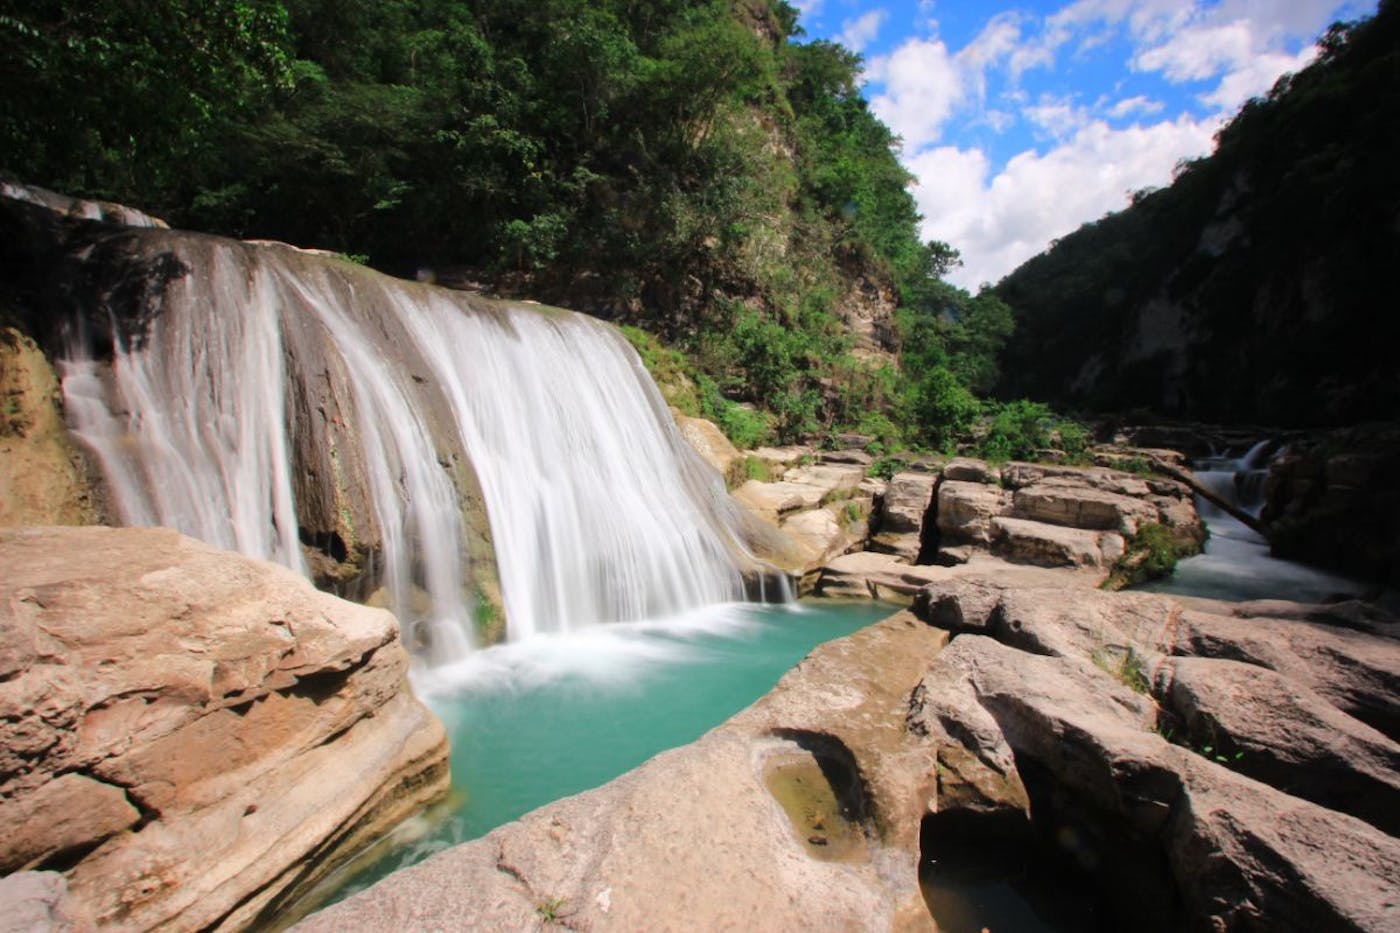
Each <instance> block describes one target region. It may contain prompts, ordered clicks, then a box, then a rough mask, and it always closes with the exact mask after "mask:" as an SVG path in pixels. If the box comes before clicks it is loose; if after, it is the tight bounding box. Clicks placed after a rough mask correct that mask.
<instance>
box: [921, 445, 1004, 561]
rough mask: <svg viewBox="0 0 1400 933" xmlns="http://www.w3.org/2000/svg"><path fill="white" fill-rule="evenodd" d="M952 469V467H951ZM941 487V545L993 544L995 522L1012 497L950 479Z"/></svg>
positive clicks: (939, 508)
mask: <svg viewBox="0 0 1400 933" xmlns="http://www.w3.org/2000/svg"><path fill="white" fill-rule="evenodd" d="M950 465H951V464H950ZM947 477H948V474H947V473H946V472H945V473H944V479H943V482H941V483H939V484H938V534H939V539H938V540H939V544H940V546H942V545H945V544H947V545H959V544H980V545H981V546H982V547H987V546H988V545H990V544H991V541H992V519H993V518H995V517H997V516H998V515H1002V514H1003V513H1004V512H1005V511H1006V509H1007V507H1008V506H1009V505H1010V496H1009V495H1008V494H1007V492H1006V491H1005V490H1003V489H1001V488H999V487H997V486H988V485H985V484H983V483H980V482H965V481H961V480H951V479H948V478H947Z"/></svg>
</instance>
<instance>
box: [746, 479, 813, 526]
mask: <svg viewBox="0 0 1400 933" xmlns="http://www.w3.org/2000/svg"><path fill="white" fill-rule="evenodd" d="M734 498H735V499H737V500H739V502H740V503H741V504H743V505H745V506H747V507H749V508H750V509H752V510H753V511H755V512H757V513H758V514H759V515H761V516H762V517H764V518H765V519H767V520H768V521H770V522H772V523H774V524H776V523H777V521H778V516H780V515H782V514H784V513H786V512H791V511H793V510H795V509H800V508H802V507H803V504H804V500H803V497H802V495H801V493H800V492H799V491H798V490H795V489H793V488H791V487H789V486H786V485H784V484H782V483H761V482H759V481H758V480H756V479H751V480H749V481H748V482H747V483H745V484H744V485H742V486H740V487H739V488H738V489H736V490H734Z"/></svg>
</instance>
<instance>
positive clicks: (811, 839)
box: [763, 732, 870, 862]
mask: <svg viewBox="0 0 1400 933" xmlns="http://www.w3.org/2000/svg"><path fill="white" fill-rule="evenodd" d="M782 738H783V739H784V741H783V743H782V744H781V745H780V746H779V747H778V748H776V749H774V750H773V751H772V752H770V753H769V754H768V755H767V757H766V758H765V760H764V763H763V784H764V786H765V787H766V788H767V789H768V793H770V794H771V795H772V796H773V799H774V800H776V801H777V802H778V804H779V806H781V807H782V809H783V813H784V814H786V816H787V818H788V822H789V823H791V824H792V830H793V833H794V835H795V836H796V837H797V839H798V841H799V842H800V843H801V844H802V847H803V849H804V851H806V853H807V854H808V855H809V856H811V857H812V858H816V859H820V860H822V861H827V862H854V861H866V860H868V859H869V857H870V843H869V810H870V807H869V795H868V794H867V792H866V789H865V785H864V782H863V781H862V779H861V777H860V773H859V771H858V769H857V768H856V765H855V759H854V757H853V756H852V755H851V753H850V751H849V749H847V748H846V747H845V746H844V745H843V744H842V743H841V742H840V741H839V740H837V739H835V738H832V737H831V736H825V735H820V734H816V733H805V732H792V733H786V734H784V735H783V736H782Z"/></svg>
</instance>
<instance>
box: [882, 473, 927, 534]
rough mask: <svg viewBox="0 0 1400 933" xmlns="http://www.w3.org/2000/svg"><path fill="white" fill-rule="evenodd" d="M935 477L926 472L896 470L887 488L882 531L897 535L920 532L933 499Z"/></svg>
mask: <svg viewBox="0 0 1400 933" xmlns="http://www.w3.org/2000/svg"><path fill="white" fill-rule="evenodd" d="M935 479H936V478H935V477H933V476H931V475H929V474H927V473H896V474H895V475H894V476H893V477H892V478H891V479H890V482H889V486H888V487H887V488H886V490H885V508H884V513H883V518H882V519H881V525H880V527H881V530H882V531H885V532H893V533H897V534H918V533H919V532H920V531H921V530H922V529H923V527H924V516H925V515H926V514H927V513H928V507H929V503H930V502H931V501H932V500H933V486H934V482H935Z"/></svg>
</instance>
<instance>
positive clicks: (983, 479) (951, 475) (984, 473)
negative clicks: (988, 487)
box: [943, 457, 1001, 483]
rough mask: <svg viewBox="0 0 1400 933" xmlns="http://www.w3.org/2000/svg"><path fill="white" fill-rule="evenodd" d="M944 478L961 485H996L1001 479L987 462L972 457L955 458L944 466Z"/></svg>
mask: <svg viewBox="0 0 1400 933" xmlns="http://www.w3.org/2000/svg"><path fill="white" fill-rule="evenodd" d="M943 478H944V479H945V480H956V481H957V482H960V483H994V482H996V481H997V480H999V479H1000V478H1001V477H1000V476H999V475H998V474H997V473H996V472H995V471H994V470H993V469H992V468H991V467H989V466H987V461H985V460H976V459H973V458H972V457H954V458H953V459H952V460H949V461H948V462H947V463H946V464H944V466H943Z"/></svg>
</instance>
